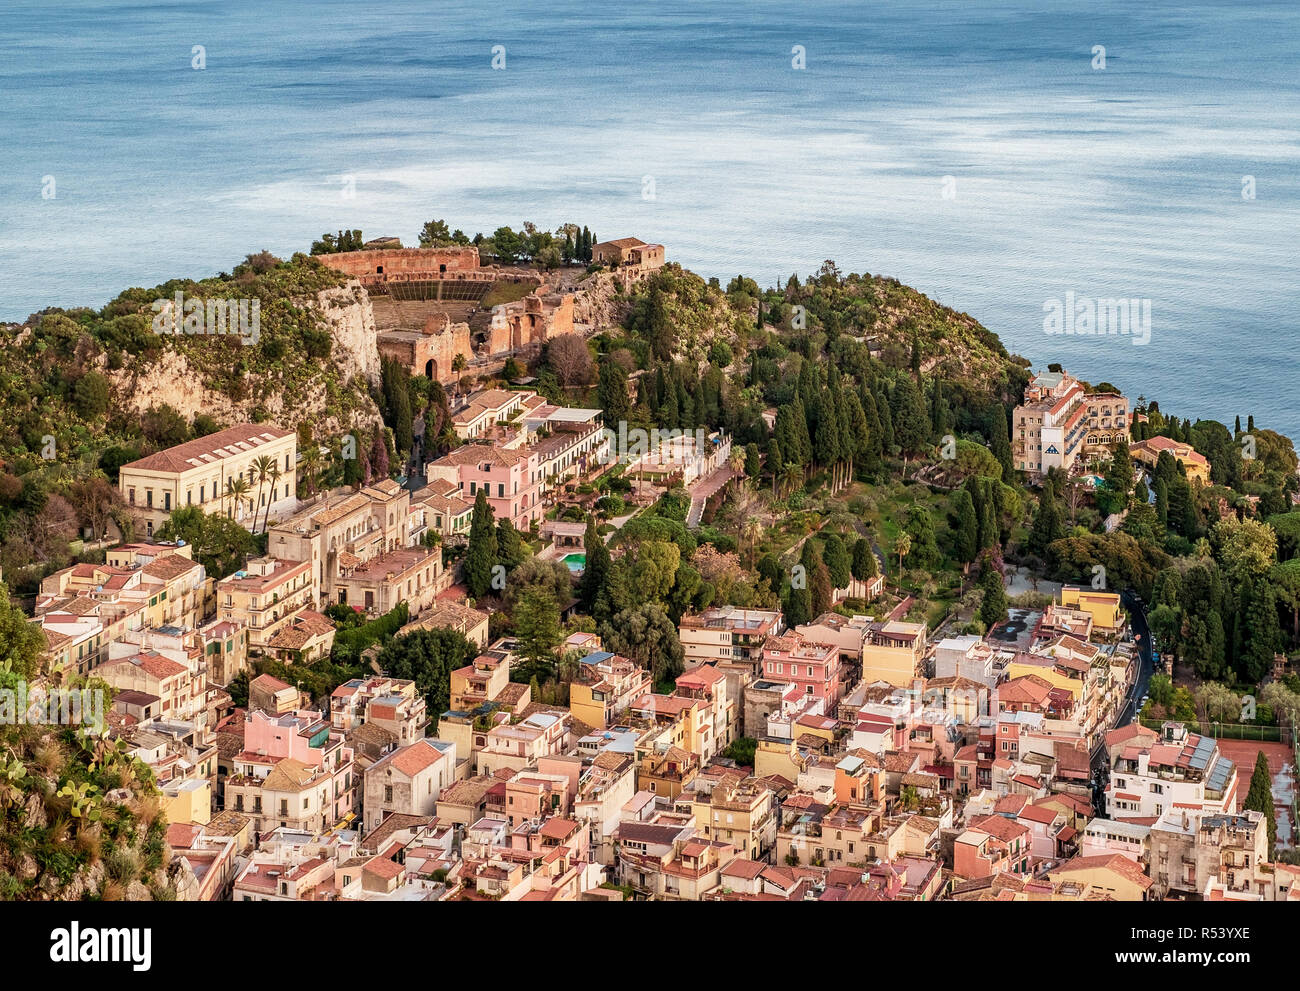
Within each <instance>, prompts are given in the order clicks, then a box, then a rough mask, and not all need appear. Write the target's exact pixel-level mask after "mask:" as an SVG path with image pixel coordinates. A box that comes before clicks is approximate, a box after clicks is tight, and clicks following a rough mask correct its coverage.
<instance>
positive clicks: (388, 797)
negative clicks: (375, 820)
mask: <svg viewBox="0 0 1300 991" xmlns="http://www.w3.org/2000/svg"><path fill="white" fill-rule="evenodd" d="M392 800H393V786H392V785H384V801H385V802H391V801H392Z"/></svg>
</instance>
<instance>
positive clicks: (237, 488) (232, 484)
mask: <svg viewBox="0 0 1300 991" xmlns="http://www.w3.org/2000/svg"><path fill="white" fill-rule="evenodd" d="M251 488H252V486H251V485H249V484H248V480H247V479H246V478H244V476H243V475H236V476H234V477H233V478H227V479H226V496H227V498H230V499H234V500H235V512H234V514H233V516H232V519H236V520H237V519H239V513H240V511H241V510H242V508H243V499H244V496H246V495H248V492H249V490H250V489H251Z"/></svg>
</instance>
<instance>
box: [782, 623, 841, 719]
mask: <svg viewBox="0 0 1300 991" xmlns="http://www.w3.org/2000/svg"><path fill="white" fill-rule="evenodd" d="M763 676H764V677H765V678H767V679H768V680H769V681H788V682H793V683H794V684H795V685H798V686H799V691H800V693H801V694H803V695H808V696H812V697H813V698H817V699H821V700H822V701H823V702H825V703H826V711H827V712H833V711H835V706H836V705H838V704H839V701H840V694H841V685H840V650H839V647H838V646H837V645H835V644H833V643H814V642H813V641H811V640H806V639H804V637H803V636H802V635H801V634H799V633H786V634H784V635H783V636H779V637H768V638H767V642H766V643H765V644H763Z"/></svg>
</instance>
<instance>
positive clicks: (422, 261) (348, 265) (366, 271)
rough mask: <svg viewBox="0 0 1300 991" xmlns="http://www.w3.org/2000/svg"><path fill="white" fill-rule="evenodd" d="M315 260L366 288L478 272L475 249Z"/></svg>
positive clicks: (405, 251)
mask: <svg viewBox="0 0 1300 991" xmlns="http://www.w3.org/2000/svg"><path fill="white" fill-rule="evenodd" d="M315 257H316V258H317V259H319V260H320V262H321V264H323V265H327V266H329V267H330V268H332V269H336V270H337V271H339V272H343V273H344V274H345V275H350V276H352V277H353V278H355V279H359V280H360V281H361V284H362V285H366V286H370V285H377V284H383V283H385V282H406V281H421V280H425V279H439V278H446V277H447V276H448V275H452V276H454V275H455V274H456V273H461V272H478V271H479V260H478V248H475V247H455V248H394V249H381V250H378V251H342V252H339V253H338V254H333V255H316V256H315Z"/></svg>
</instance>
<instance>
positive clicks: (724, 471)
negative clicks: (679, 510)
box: [686, 466, 735, 529]
mask: <svg viewBox="0 0 1300 991" xmlns="http://www.w3.org/2000/svg"><path fill="white" fill-rule="evenodd" d="M734 476H735V472H733V471H732V470H731V467H730V466H726V467H723V468H719V469H718V470H717V471H715V472H714V473H713V474H712V475H710V476H709V477H708V478H706V479H704V480H703V481H697V482H696V483H695V484H694V485H693V486H691V508H690V511H689V512H688V513H687V514H686V527H687V529H693V528H694V527H697V526H699V525H700V517H702V516H703V515H704V507H705V506H706V505H707V504H708V501H709V498H710V497H711V496H712V495H713V494H714V493H715V492H717V491H718V490H719V489H721V488H722V487H723V486H724V485H726V484H727V483H728V482H729V481H731V479H732V478H733V477H734Z"/></svg>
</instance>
